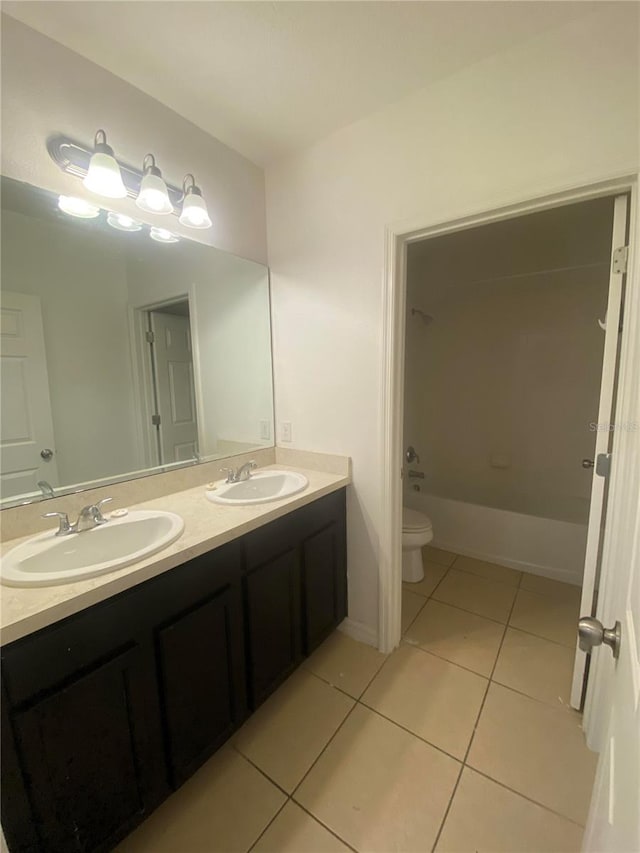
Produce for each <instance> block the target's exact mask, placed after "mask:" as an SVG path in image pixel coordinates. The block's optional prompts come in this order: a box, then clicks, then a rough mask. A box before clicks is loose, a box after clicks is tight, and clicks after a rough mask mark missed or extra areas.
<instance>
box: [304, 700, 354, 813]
mask: <svg viewBox="0 0 640 853" xmlns="http://www.w3.org/2000/svg"><path fill="white" fill-rule="evenodd" d="M351 698H352V699H353V696H352V697H351ZM358 704H359V703H358V700H357V699H355V700H354V702H353V708H350V709H349V711H348V712H347V714H346V715H345V718H344V719H343V720H342V722H341V723H340V725H339V726H338V728H337V729H336V730H335V732H334V733H333V734H332V735H331V737H330V738H329V740H328V741H327V742H326V743H325V745H324V746H323V747H322V749H321V750H320V752H319V753H318V755H317V756H316V758H315V759H314V761H313V763H312V764H311V766H310V767H309V769H308V770H307V772H306V773H305V774H304V776H303V777H302V779H301V780H300V781H299V782H298V784H297V785H296V786H295V788H294V789H293V791H292V792H291V794H290V796H291V797H292V798H293V797H294V796H295V794H296V793H297V791H298V790H299V788H300V786H301V785H302V784H303V782H304V780H305V779H306V778H307V776H308V775H309V773H311V771H312V770H313V768H314V767H315V766H316V764H317V763H318V761H320V759H321V758H322V756H323V755H324V754H325V752H326V751H327V748H328V746H329V744H330V743H331V742H332V741H333V739H334V738H335V736H336V735H337V734H338V732H339V731H340V729H341V728H342V727H343V726H344V724H345V723H346V722H347V720H348V719H349V717H350V716H351V715H352V714H353V712H354V710H355V709H356V708H357V706H358ZM296 802H297V800H296Z"/></svg>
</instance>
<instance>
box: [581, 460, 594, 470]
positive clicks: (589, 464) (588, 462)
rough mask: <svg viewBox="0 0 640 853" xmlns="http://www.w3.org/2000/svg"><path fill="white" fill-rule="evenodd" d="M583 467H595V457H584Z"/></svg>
mask: <svg viewBox="0 0 640 853" xmlns="http://www.w3.org/2000/svg"><path fill="white" fill-rule="evenodd" d="M582 467H583V468H593V459H583V460H582Z"/></svg>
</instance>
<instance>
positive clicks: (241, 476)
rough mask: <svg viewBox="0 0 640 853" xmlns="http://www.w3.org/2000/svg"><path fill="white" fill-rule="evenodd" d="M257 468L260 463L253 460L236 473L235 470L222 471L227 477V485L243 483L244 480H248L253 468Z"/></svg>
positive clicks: (222, 469)
mask: <svg viewBox="0 0 640 853" xmlns="http://www.w3.org/2000/svg"><path fill="white" fill-rule="evenodd" d="M257 467H258V463H257V462H255V461H254V460H253V459H251V461H250V462H245V463H244V465H241V466H240V467H239V468H238V470H237V471H234V470H233V468H221V469H220V470H221V471H223V472H224V473H226V475H227V479H226V480H225V483H241V482H242V481H243V480H248V479H249V477H250V476H251V471H252V470H253V468H257Z"/></svg>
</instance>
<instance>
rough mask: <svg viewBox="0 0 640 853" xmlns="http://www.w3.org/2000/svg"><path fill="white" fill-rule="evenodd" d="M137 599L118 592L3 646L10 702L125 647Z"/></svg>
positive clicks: (31, 695) (133, 623)
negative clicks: (110, 597) (103, 601)
mask: <svg viewBox="0 0 640 853" xmlns="http://www.w3.org/2000/svg"><path fill="white" fill-rule="evenodd" d="M138 603H139V599H138V597H137V596H133V595H131V594H129V593H122V595H119V596H116V597H115V598H112V599H109V601H107V602H105V603H104V604H97V605H95V606H94V607H91V608H90V609H89V610H84V611H82V612H81V613H77V614H75V615H74V616H70V617H69V618H68V619H64V620H63V621H62V622H58V623H56V624H55V625H53V626H51V627H49V628H44V629H43V630H42V631H38V632H37V633H36V634H31V635H30V636H28V637H25V638H24V639H22V640H17V641H16V642H15V643H11V645H9V646H5V647H4V648H3V649H2V673H3V680H4V683H5V687H6V690H7V694H8V696H9V699H10V701H11V704H12V705H13V706H16V705H21V704H23V703H24V702H27V701H29V700H30V699H33V698H34V697H35V696H36V695H37V694H39V693H43V692H46V691H47V690H50V689H51V688H53V687H55V686H56V685H57V684H60V683H62V682H64V681H65V680H66V679H68V678H70V677H71V676H72V675H74V674H75V673H77V672H79V671H82V670H84V669H86V668H87V667H90V666H91V665H93V664H94V663H95V662H96V661H99V660H100V659H102V658H104V659H107V658H109V657H112V656H113V654H114V653H115V652H117V650H118V648H119V646H120V645H121V646H122V647H123V648H124V646H125V645H126V643H127V642H129V641H130V640H131V638H132V637H133V636H134V635H135V633H136V621H137V620H136V605H137V604H138ZM119 638H126V639H123V640H119Z"/></svg>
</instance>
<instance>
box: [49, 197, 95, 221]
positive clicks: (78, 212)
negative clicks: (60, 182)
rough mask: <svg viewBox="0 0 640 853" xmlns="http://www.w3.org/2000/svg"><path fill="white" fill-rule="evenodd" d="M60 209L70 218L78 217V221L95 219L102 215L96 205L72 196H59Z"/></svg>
mask: <svg viewBox="0 0 640 853" xmlns="http://www.w3.org/2000/svg"><path fill="white" fill-rule="evenodd" d="M58 207H59V208H60V210H61V211H62V212H63V213H66V214H67V215H68V216H77V217H78V219H95V218H96V216H99V215H100V208H99V207H96V205H95V204H91V203H90V202H88V201H85V200H84V199H83V198H76V197H75V196H71V195H61V196H59V198H58Z"/></svg>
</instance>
